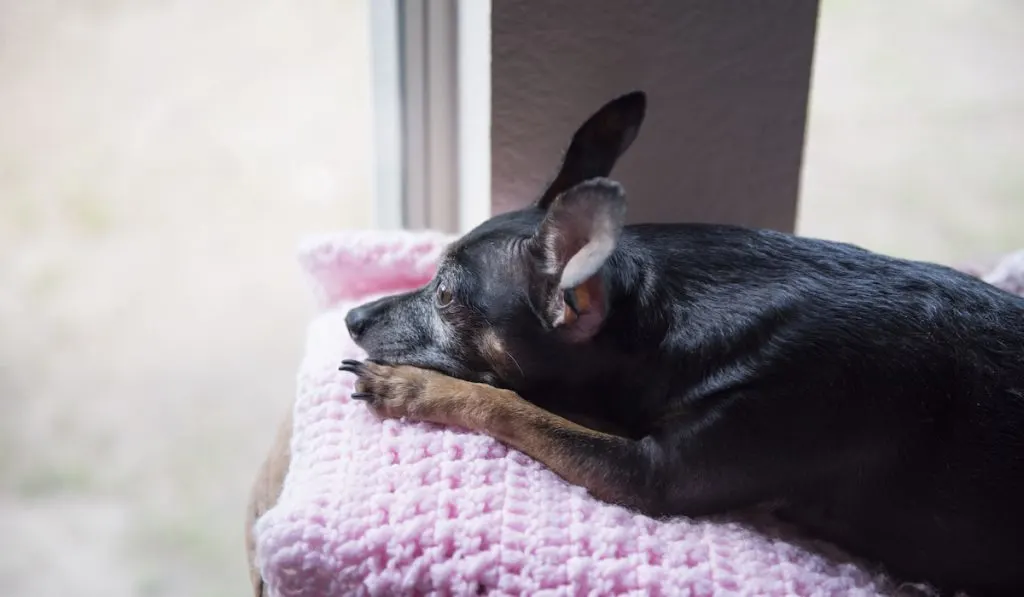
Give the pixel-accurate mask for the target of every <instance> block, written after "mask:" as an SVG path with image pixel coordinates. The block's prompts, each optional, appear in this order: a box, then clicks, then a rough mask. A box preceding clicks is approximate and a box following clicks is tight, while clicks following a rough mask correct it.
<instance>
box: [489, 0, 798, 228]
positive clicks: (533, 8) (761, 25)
mask: <svg viewBox="0 0 1024 597" xmlns="http://www.w3.org/2000/svg"><path fill="white" fill-rule="evenodd" d="M816 16H817V2H816V1H811V0H776V1H773V2H757V3H755V2H750V1H749V0H718V1H716V2H698V1H694V0H659V1H654V0H649V1H646V2H607V3H604V4H603V5H602V6H601V8H600V9H596V8H595V6H594V3H593V2H592V1H589V0H563V1H560V2H547V3H543V4H542V5H539V4H538V3H537V2H533V1H530V0H493V4H492V28H493V46H492V48H493V63H492V64H493V71H492V81H493V86H492V89H493V104H492V109H493V128H492V141H491V143H492V151H493V159H492V163H493V206H494V210H495V211H496V212H502V211H507V210H509V209H513V208H515V207H518V206H520V205H523V204H525V203H527V202H529V201H531V200H532V199H533V198H534V197H535V196H536V194H537V193H538V192H539V190H540V189H541V188H542V186H543V184H544V183H545V182H546V180H547V178H548V177H549V176H552V175H553V174H554V169H555V167H556V165H557V161H558V159H559V156H560V154H561V151H562V150H563V148H564V146H565V144H566V143H567V142H568V140H569V137H570V136H571V134H572V132H573V130H574V129H575V127H576V126H577V125H578V124H580V123H581V122H582V121H583V119H585V118H586V117H587V116H589V114H590V112H592V111H593V110H595V109H596V108H597V107H599V106H600V105H601V104H602V103H604V102H605V101H607V100H609V99H611V98H612V97H614V96H616V95H619V94H621V93H623V92H626V91H629V90H632V89H635V88H641V89H644V90H646V91H647V92H648V94H649V106H648V116H647V122H646V124H645V126H644V130H643V131H641V133H640V137H639V139H638V140H637V142H636V143H635V144H634V145H633V148H632V149H631V150H630V151H629V153H628V154H627V155H626V156H625V157H624V158H623V160H622V161H621V162H620V164H619V167H618V168H617V169H616V171H615V173H614V177H615V178H617V179H619V180H621V181H622V182H623V183H624V184H625V186H626V191H627V193H628V194H629V201H630V214H631V215H630V219H631V221H634V222H637V221H654V220H660V221H717V222H734V223H741V224H747V225H753V226H764V227H772V228H777V229H783V230H791V229H792V228H793V226H794V220H795V217H796V216H795V214H796V199H797V191H798V186H799V185H798V181H799V170H800V161H801V148H802V145H803V134H804V122H805V114H806V105H807V93H808V84H809V77H810V69H811V56H812V50H813V46H814V30H815V19H816Z"/></svg>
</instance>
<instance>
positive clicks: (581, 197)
mask: <svg viewBox="0 0 1024 597" xmlns="http://www.w3.org/2000/svg"><path fill="white" fill-rule="evenodd" d="M625 219H626V194H625V192H624V191H623V189H622V186H621V185H620V184H619V183H617V182H614V181H611V180H608V179H607V178H595V179H593V180H589V181H586V182H584V183H581V184H578V185H576V186H574V187H572V188H571V189H569V190H568V191H566V192H564V193H562V194H561V195H559V196H558V197H556V198H555V200H554V201H553V202H552V203H551V206H550V207H549V208H548V211H547V214H546V215H545V217H544V220H543V221H542V222H541V224H540V226H539V228H538V229H537V232H536V235H535V236H534V239H533V243H534V249H535V254H536V255H538V256H539V258H540V269H541V273H542V274H544V275H545V276H547V277H549V279H551V278H553V279H555V280H557V284H552V285H551V286H548V288H550V289H551V290H550V291H549V295H548V296H545V297H543V301H544V305H545V311H546V315H547V317H548V322H549V323H550V324H551V325H552V326H553V327H556V328H565V329H566V331H567V332H568V334H569V338H570V339H571V340H573V341H582V340H586V339H589V338H590V337H591V336H593V335H594V334H595V333H597V330H598V329H599V328H600V326H601V323H602V322H603V321H604V316H605V312H606V305H605V289H604V284H603V281H602V278H601V276H599V275H597V274H598V272H599V271H600V269H601V266H603V265H604V263H605V261H607V260H608V258H609V257H610V256H611V254H612V252H613V251H615V247H616V245H617V244H618V241H619V236H620V235H621V234H622V226H623V223H624V222H625Z"/></svg>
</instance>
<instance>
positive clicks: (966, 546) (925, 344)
mask: <svg viewBox="0 0 1024 597" xmlns="http://www.w3.org/2000/svg"><path fill="white" fill-rule="evenodd" d="M633 109H634V110H635V106H634V107H633ZM605 110H607V108H605ZM598 115H600V112H599V114H598ZM641 116H642V110H641ZM591 120H593V118H592V119H591ZM634 134H635V131H634ZM626 145H628V143H627V144H626ZM610 167H611V166H610V165H608V167H607V168H608V169H610ZM578 169H580V170H582V171H587V175H588V177H589V176H595V175H605V174H606V172H598V173H597V174H594V173H593V172H591V171H589V170H587V168H578ZM563 170H565V168H563ZM574 182H576V183H578V182H581V181H578V180H577V181H574ZM560 184H563V185H565V180H564V177H562V182H561V183H560ZM567 188H571V185H570V186H569V187H567ZM545 196H546V195H545ZM549 204H550V200H546V201H545V202H543V203H541V204H537V205H534V206H531V207H528V208H526V209H524V210H521V211H517V212H514V213H510V214H505V215H501V216H498V217H496V218H493V219H492V220H490V221H488V222H486V223H484V224H483V225H482V226H480V227H479V228H477V229H476V230H474V231H472V232H470V233H469V234H468V235H466V236H465V237H463V238H462V239H460V240H459V241H458V242H456V243H454V244H453V246H452V247H450V249H449V250H448V252H447V254H446V257H445V259H444V261H443V263H442V265H441V267H440V270H439V272H438V275H437V278H436V279H435V280H434V281H433V282H432V283H431V284H430V285H428V286H427V287H425V288H424V289H421V290H419V291H416V292H413V293H409V294H406V295H402V296H399V297H392V298H388V299H383V300H382V301H378V302H376V303H373V304H371V305H367V306H364V307H362V308H361V309H357V310H355V311H353V312H352V314H351V315H350V320H349V323H350V328H351V329H352V332H353V337H355V338H357V340H358V341H359V342H360V344H361V345H363V346H364V347H365V348H366V349H367V351H368V352H369V354H370V356H371V357H372V358H374V359H378V360H381V361H385V362H392V363H402V364H413V365H418V366H421V367H426V368H432V369H436V370H439V371H442V372H445V373H447V374H449V375H452V376H456V377H461V378H464V379H469V380H473V381H484V382H487V383H491V384H493V385H499V386H503V387H507V388H510V389H513V390H515V391H516V392H517V393H519V394H520V395H522V396H523V397H524V398H526V399H528V400H530V401H532V402H535V403H536V404H538V405H540V406H542V407H544V408H546V409H549V410H552V411H554V412H559V413H581V414H585V415H586V416H587V417H588V418H591V419H594V418H596V419H599V420H600V421H602V422H604V423H606V424H607V426H608V427H612V428H615V429H618V430H620V433H621V434H622V435H625V436H628V437H631V438H634V439H637V440H639V441H638V442H637V443H636V445H637V446H639V448H638V449H640V450H641V451H642V453H641V454H638V458H637V460H636V462H640V463H642V465H641V470H638V471H637V474H636V475H634V476H633V478H634V486H633V487H632V488H631V491H633V492H635V495H636V496H637V503H638V504H640V506H639V507H640V508H641V509H642V510H644V511H645V512H647V513H650V514H655V515H689V516H700V515H708V514H715V513H722V512H728V511H732V510H736V509H740V508H745V507H748V506H753V505H758V504H773V505H775V506H777V508H778V510H779V512H780V514H782V515H783V516H784V517H785V518H787V519H788V520H790V521H792V522H794V523H796V524H797V525H798V526H800V527H801V528H803V529H805V530H806V531H808V532H810V533H813V534H814V535H815V536H818V537H821V538H824V539H827V540H830V541H833V542H835V543H836V544H838V545H839V546H841V547H843V548H844V549H846V550H848V551H850V552H852V553H854V554H856V555H859V556H863V557H865V558H869V559H871V560H874V561H876V562H880V563H882V564H884V565H885V566H886V567H887V569H888V570H889V571H890V572H892V573H893V574H895V575H896V576H897V577H898V578H901V579H905V580H908V581H915V582H917V581H923V582H928V583H931V584H933V585H935V586H937V587H940V588H942V589H947V590H968V591H970V592H972V594H977V595H1024V299H1022V298H1019V297H1016V296H1013V295H1011V294H1009V293H1007V292H1004V291H1002V290H999V289H997V288H994V287H992V286H990V285H988V284H985V283H984V282H982V281H979V280H977V279H975V278H972V277H970V276H968V275H965V274H962V273H959V272H956V271H954V270H952V269H949V268H946V267H942V266H939V265H934V264H929V263H921V262H914V261H907V260H903V259H895V258H891V257H886V256H882V255H879V254H876V253H872V252H870V251H866V250H863V249H860V248H857V247H854V246H851V245H847V244H841V243H835V242H828V241H824V240H815V239H809V238H800V237H796V236H792V235H788V234H782V233H778V232H772V231H766V230H750V229H745V228H739V227H733V226H721V225H695V224H679V225H637V226H626V227H624V228H623V229H622V230H621V236H620V237H618V239H617V244H616V247H615V250H614V252H613V253H612V254H611V256H610V257H608V258H607V260H606V261H605V262H604V265H603V266H602V267H601V269H600V271H599V272H598V273H597V276H598V279H599V280H600V287H601V288H602V291H603V293H604V294H603V299H604V301H605V303H604V304H605V307H604V314H603V320H602V322H601V325H600V329H599V330H598V331H597V332H596V334H594V335H593V336H592V337H588V338H587V339H586V340H585V341H582V342H581V341H575V340H573V341H570V340H569V339H568V338H567V337H566V335H565V333H564V330H562V329H561V328H560V327H558V326H557V325H553V324H552V322H551V319H550V317H549V316H548V313H547V312H546V311H545V309H546V308H547V304H548V302H549V299H550V298H551V297H552V296H555V295H554V294H553V293H556V292H558V291H559V290H558V288H557V275H552V274H551V273H550V272H546V271H545V266H544V263H543V261H544V255H542V250H541V249H542V243H539V242H538V238H537V235H538V229H539V227H540V225H541V222H542V221H544V219H545V217H547V214H548V206H549ZM442 284H443V285H444V287H445V288H446V289H447V290H449V291H451V292H452V293H453V294H454V297H455V298H454V300H453V301H452V304H451V305H446V306H443V307H440V306H438V305H437V304H436V302H437V301H436V297H437V296H438V292H439V290H438V289H439V287H440V285H442ZM485 330H487V331H490V332H492V333H494V334H495V335H496V336H497V337H498V338H500V339H501V341H502V346H503V348H504V350H505V351H506V354H507V355H508V357H509V359H510V361H508V362H511V363H514V366H512V367H510V366H508V362H505V363H498V364H496V362H495V361H494V359H493V357H489V356H488V355H486V354H483V353H482V352H481V351H480V350H479V349H478V348H477V343H476V342H475V340H476V339H477V338H478V337H479V336H480V334H481V333H482V331H485ZM499 365H501V366H499Z"/></svg>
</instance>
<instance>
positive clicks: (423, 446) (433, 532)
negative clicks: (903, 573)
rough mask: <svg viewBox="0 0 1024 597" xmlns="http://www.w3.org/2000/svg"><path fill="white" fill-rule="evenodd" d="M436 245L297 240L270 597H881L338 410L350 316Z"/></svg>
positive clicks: (407, 237) (269, 519)
mask: <svg viewBox="0 0 1024 597" xmlns="http://www.w3.org/2000/svg"><path fill="white" fill-rule="evenodd" d="M448 240H450V239H449V238H448V237H445V236H441V235H437V234H426V233H412V232H398V233H389V234H383V233H349V234H339V235H335V236H325V237H320V238H317V239H312V240H311V241H309V242H307V243H306V244H304V246H303V248H302V250H301V251H300V252H301V261H302V263H303V265H304V267H305V269H306V271H307V272H308V273H309V274H310V278H311V282H312V284H313V287H314V291H315V294H316V296H317V297H318V298H319V300H320V303H321V306H322V307H324V311H323V312H322V313H321V314H320V315H319V316H318V317H316V318H315V319H314V320H313V322H312V323H311V325H310V327H309V331H308V339H307V346H306V354H305V358H304V360H303V362H302V365H301V368H300V371H299V375H298V397H297V401H296V403H295V428H294V434H293V438H292V463H291V468H290V470H289V473H288V476H287V479H286V481H285V484H284V488H283V492H282V495H281V498H280V500H279V502H278V504H277V506H276V507H274V508H273V509H271V510H270V511H269V512H268V513H267V514H265V515H264V516H263V518H262V519H260V521H259V522H258V523H257V526H256V529H255V534H256V542H257V559H258V563H259V566H260V568H261V570H262V573H263V577H264V579H265V580H266V584H267V586H268V587H269V588H270V589H271V594H276V595H281V596H289V597H291V596H303V597H314V596H316V597H321V596H334V595H480V594H488V595H551V596H554V595H565V596H570V595H571V596H575V595H652V596H657V595H668V596H675V595H689V596H693V597H698V596H712V595H736V596H739V595H759V596H780V597H781V596H820V597H825V596H832V595H834V596H869V595H884V594H888V593H889V592H890V591H891V589H892V587H891V586H890V585H889V583H888V582H887V581H886V580H885V579H884V578H883V577H882V576H881V575H878V574H875V573H872V572H869V571H867V570H866V569H863V568H861V567H858V566H857V565H856V564H852V563H841V560H840V561H832V560H830V559H828V558H826V557H824V556H822V555H820V554H818V553H815V552H812V551H809V550H808V549H806V548H804V547H802V546H798V545H796V544H794V543H792V542H788V541H786V540H784V539H779V538H777V537H776V536H773V535H766V534H760V533H758V532H755V531H753V530H749V529H748V528H746V527H745V526H744V525H741V524H739V523H736V522H721V521H719V522H712V521H694V520H689V519H682V518H681V519H676V520H672V521H655V520H652V519H650V518H647V517H645V516H641V515H638V514H634V513H632V512H629V511H626V510H624V509H622V508H619V507H616V506H611V505H608V504H604V503H601V502H598V501H596V500H594V499H592V498H591V497H589V496H588V495H587V494H586V492H585V491H583V490H582V489H580V488H578V487H572V486H569V485H568V484H566V483H564V482H563V481H562V480H560V479H559V478H558V477H556V476H555V475H554V474H552V473H551V472H550V471H548V470H547V469H546V468H544V467H543V466H541V465H540V464H538V463H536V462H534V461H532V460H531V459H530V458H528V457H526V456H524V455H523V454H521V453H518V452H515V451H512V450H509V449H507V448H505V447H504V446H503V445H502V444H500V443H498V442H496V441H494V440H492V439H490V438H488V437H485V436H482V435H478V434H473V433H469V432H465V431H460V430H455V429H445V428H440V427H437V426H432V425H426V424H411V423H405V422H397V421H385V422H380V421H378V420H377V419H376V418H374V417H373V416H372V415H371V414H370V413H369V412H368V411H367V409H366V408H365V407H364V406H363V405H362V404H360V403H357V402H353V401H351V400H350V399H349V397H348V396H349V394H350V392H351V391H352V381H353V380H352V377H351V376H349V375H345V374H342V373H339V372H338V371H337V368H338V364H339V363H340V362H341V360H342V359H344V358H360V357H363V356H365V355H363V354H362V352H361V351H360V350H359V349H358V348H357V347H356V346H355V345H354V344H353V343H352V342H351V340H350V339H349V337H348V334H347V333H346V331H345V326H344V316H345V313H346V311H347V310H348V308H350V307H351V306H353V305H355V304H358V303H361V302H363V301H364V300H366V299H368V298H370V294H371V293H373V294H388V293H391V292H396V291H399V290H402V289H405V288H413V287H415V286H417V285H420V284H422V283H424V282H426V281H427V280H428V279H429V278H430V276H431V275H432V274H433V271H434V268H435V267H436V259H437V256H438V255H439V254H440V251H441V249H442V248H443V246H444V244H445V243H446V242H447V241H448Z"/></svg>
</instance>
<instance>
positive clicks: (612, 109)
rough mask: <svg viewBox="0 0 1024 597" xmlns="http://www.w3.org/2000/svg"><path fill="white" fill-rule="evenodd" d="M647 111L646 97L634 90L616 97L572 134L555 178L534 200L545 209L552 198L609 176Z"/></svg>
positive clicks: (627, 147)
mask: <svg viewBox="0 0 1024 597" xmlns="http://www.w3.org/2000/svg"><path fill="white" fill-rule="evenodd" d="M646 111H647V95H646V94H644V92H642V91H634V92H632V93H627V94H626V95H623V96H620V97H617V98H615V99H613V100H612V101H610V102H608V103H607V104H605V105H604V106H602V107H601V109H599V110H598V111H597V112H595V113H594V115H593V116H591V117H590V118H588V119H587V121H586V122H584V123H583V124H582V125H581V126H580V128H579V129H578V130H577V131H576V134H574V135H573V138H572V142H571V143H570V144H569V148H568V149H567V150H566V152H565V156H564V157H563V158H562V166H561V168H560V169H559V171H558V174H557V175H556V176H555V179H554V180H553V181H552V182H551V184H550V185H548V188H547V189H546V190H545V191H544V194H543V195H541V198H540V199H539V200H538V201H537V207H540V208H541V209H547V208H548V207H549V206H550V205H551V204H552V203H553V202H554V201H555V198H556V197H558V196H559V195H561V194H562V193H564V192H566V191H568V190H569V189H571V188H572V187H574V186H576V185H578V184H580V183H581V182H584V181H586V180H590V179H593V178H598V177H604V176H608V175H609V174H611V172H612V168H613V167H615V162H616V161H618V159H619V157H620V156H622V154H623V153H625V152H626V150H627V149H629V146H630V145H632V144H633V141H634V140H635V139H636V136H637V133H638V132H639V131H640V125H641V124H642V123H643V121H644V115H645V113H646Z"/></svg>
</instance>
